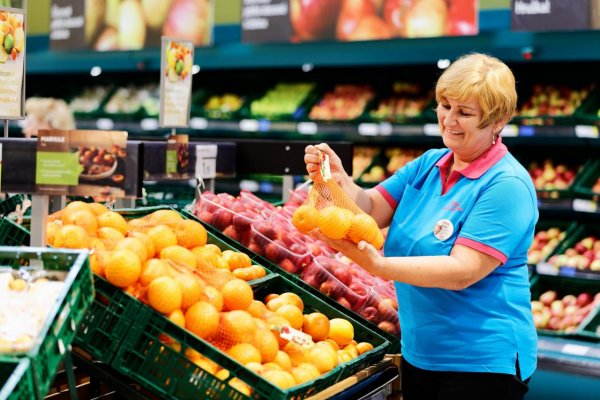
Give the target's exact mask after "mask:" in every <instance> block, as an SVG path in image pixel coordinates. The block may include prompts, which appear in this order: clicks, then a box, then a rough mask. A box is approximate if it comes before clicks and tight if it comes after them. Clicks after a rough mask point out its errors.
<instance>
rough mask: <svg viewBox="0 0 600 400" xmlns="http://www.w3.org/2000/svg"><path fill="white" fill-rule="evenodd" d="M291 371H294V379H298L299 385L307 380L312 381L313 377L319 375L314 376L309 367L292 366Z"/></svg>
mask: <svg viewBox="0 0 600 400" xmlns="http://www.w3.org/2000/svg"><path fill="white" fill-rule="evenodd" d="M291 372H292V376H293V377H294V380H295V381H296V384H297V385H301V384H303V383H305V382H309V381H312V380H313V379H315V378H317V377H318V376H319V375H317V376H313V374H312V373H311V372H310V371H309V370H308V369H305V368H299V367H294V368H292V371H291Z"/></svg>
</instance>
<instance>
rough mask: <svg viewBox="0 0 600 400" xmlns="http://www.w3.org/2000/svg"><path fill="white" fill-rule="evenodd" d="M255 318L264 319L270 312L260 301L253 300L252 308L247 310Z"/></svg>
mask: <svg viewBox="0 0 600 400" xmlns="http://www.w3.org/2000/svg"><path fill="white" fill-rule="evenodd" d="M246 311H248V312H249V313H250V315H252V316H253V317H255V318H262V317H263V315H265V313H266V312H267V311H268V310H267V307H266V306H265V304H264V303H263V302H261V301H258V300H252V303H250V306H249V307H248V308H247V309H246Z"/></svg>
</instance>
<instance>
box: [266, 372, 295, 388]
mask: <svg viewBox="0 0 600 400" xmlns="http://www.w3.org/2000/svg"><path fill="white" fill-rule="evenodd" d="M262 376H263V378H265V379H266V380H268V381H269V382H271V383H272V384H273V385H275V386H278V387H279V388H281V389H289V388H291V387H293V386H296V381H295V380H294V377H293V376H292V374H290V373H289V372H287V371H278V370H276V369H272V370H269V371H265V372H263V374H262Z"/></svg>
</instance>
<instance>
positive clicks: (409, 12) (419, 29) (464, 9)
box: [242, 0, 479, 43]
mask: <svg viewBox="0 0 600 400" xmlns="http://www.w3.org/2000/svg"><path fill="white" fill-rule="evenodd" d="M478 8H479V1H478V0H312V1H306V0H242V40H243V41H244V42H251V43H264V42H286V41H291V42H307V41H318V40H338V41H364V40H385V39H394V38H424V37H437V36H465V35H476V34H477V33H478V31H479V26H478Z"/></svg>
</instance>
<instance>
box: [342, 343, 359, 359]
mask: <svg viewBox="0 0 600 400" xmlns="http://www.w3.org/2000/svg"><path fill="white" fill-rule="evenodd" d="M343 350H344V351H346V352H348V354H350V355H351V356H352V358H356V357H358V349H357V348H356V345H354V344H353V343H350V344H347V345H346V346H344V348H343Z"/></svg>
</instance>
